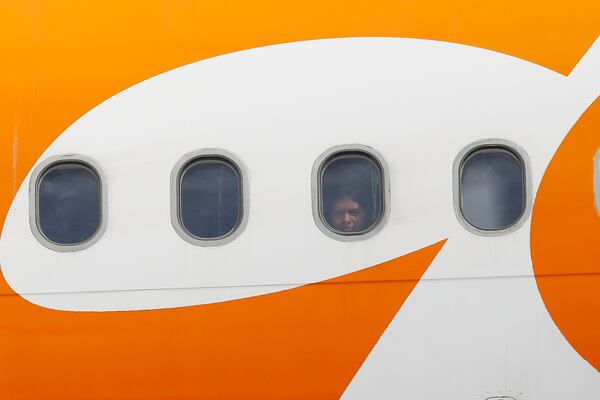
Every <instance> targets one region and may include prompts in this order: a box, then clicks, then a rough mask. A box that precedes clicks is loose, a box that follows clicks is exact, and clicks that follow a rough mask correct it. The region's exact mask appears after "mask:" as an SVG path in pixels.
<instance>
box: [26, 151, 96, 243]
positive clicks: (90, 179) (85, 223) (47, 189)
mask: <svg viewBox="0 0 600 400" xmlns="http://www.w3.org/2000/svg"><path fill="white" fill-rule="evenodd" d="M101 190H102V189H101V182H100V178H99V177H98V174H97V173H96V172H95V171H94V170H93V169H92V168H90V167H89V166H87V165H85V164H83V163H79V162H61V163H58V164H54V165H52V166H50V167H49V168H48V169H46V171H44V172H43V173H42V175H41V176H40V178H39V180H38V186H37V224H38V228H39V230H40V232H41V233H42V235H44V237H46V239H48V240H49V241H51V242H53V243H55V244H59V245H77V244H81V243H84V242H86V241H87V240H89V239H90V238H91V237H92V236H94V234H95V233H96V232H97V231H98V229H99V228H100V224H101V222H102V211H101V207H102V204H101V202H102V200H101Z"/></svg>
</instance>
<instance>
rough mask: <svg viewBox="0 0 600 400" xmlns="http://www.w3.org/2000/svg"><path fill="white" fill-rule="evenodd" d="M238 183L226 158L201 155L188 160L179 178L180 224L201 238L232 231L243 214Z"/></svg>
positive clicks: (237, 175) (216, 236) (224, 234)
mask: <svg viewBox="0 0 600 400" xmlns="http://www.w3.org/2000/svg"><path fill="white" fill-rule="evenodd" d="M241 186H242V182H241V178H240V174H239V171H238V169H237V168H236V167H235V166H234V165H233V164H232V163H231V162H230V161H228V160H225V159H223V158H217V157H202V158H197V159H195V160H193V161H191V162H190V163H188V164H187V165H186V167H184V169H183V172H182V173H181V178H180V182H179V216H180V219H181V224H182V225H183V228H184V229H185V230H186V231H187V232H188V233H189V234H191V235H192V236H194V237H197V238H200V239H216V238H221V237H223V236H226V235H227V234H229V233H231V232H233V231H234V230H235V228H236V227H237V225H238V224H239V222H240V221H241V217H242V215H241V213H242V191H241V189H242V187H241Z"/></svg>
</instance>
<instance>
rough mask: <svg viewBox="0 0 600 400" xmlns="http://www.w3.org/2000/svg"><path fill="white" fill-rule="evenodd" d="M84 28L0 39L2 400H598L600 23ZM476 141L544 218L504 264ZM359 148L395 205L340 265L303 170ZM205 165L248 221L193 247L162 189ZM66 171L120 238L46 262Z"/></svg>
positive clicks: (369, 15) (69, 26)
mask: <svg viewBox="0 0 600 400" xmlns="http://www.w3.org/2000/svg"><path fill="white" fill-rule="evenodd" d="M392 3H393V4H392ZM513 3H514V4H513ZM91 4H92V3H89V2H84V3H82V4H81V5H76V4H69V2H64V3H58V2H57V3H56V4H50V3H44V6H43V7H42V6H41V3H40V4H38V3H36V4H33V3H31V4H30V3H28V2H14V4H6V5H3V6H2V7H3V12H2V13H0V15H3V16H10V18H9V19H7V21H3V24H0V29H1V30H2V32H3V33H2V34H1V35H0V41H2V43H3V44H6V46H3V48H4V49H5V53H6V54H7V55H8V56H7V57H6V58H7V62H6V63H4V64H3V65H4V66H5V73H3V74H0V83H1V85H0V87H2V94H3V95H2V96H0V109H2V110H4V111H3V113H1V114H0V126H1V127H2V129H0V155H1V157H0V165H1V166H2V168H1V169H0V178H1V179H0V188H1V189H2V190H0V221H3V226H2V232H1V236H0V268H1V275H0V398H3V396H4V397H7V398H16V399H81V398H90V399H105V398H123V399H134V398H145V399H152V398H156V399H164V398H175V399H179V398H206V399H213V398H226V399H229V398H231V399H240V398H243V399H266V398H277V399H281V398H285V399H294V398H311V399H337V398H343V399H371V398H376V399H398V398H411V399H422V400H434V399H436V400H437V399H441V398H452V399H459V398H460V399H463V398H465V399H472V400H483V399H515V400H536V399H544V400H548V399H550V400H559V399H560V400H562V399H565V398H572V399H578V400H580V399H581V400H588V399H589V400H595V399H597V398H599V397H600V375H599V373H598V371H599V369H600V361H599V360H600V359H599V358H598V355H599V349H598V340H597V338H598V337H599V336H600V326H599V325H598V319H597V318H596V316H597V313H598V307H599V305H600V300H599V297H598V296H599V295H598V293H600V290H598V281H597V278H598V273H599V271H598V267H597V265H598V264H597V263H596V262H595V261H594V260H597V256H598V254H597V251H598V250H597V249H598V246H596V245H595V243H596V242H595V241H594V238H597V233H598V232H597V230H598V223H600V222H599V221H600V220H598V215H597V213H596V211H595V209H594V192H593V166H594V164H593V157H594V155H595V154H596V151H597V149H598V147H600V143H599V142H598V137H600V136H598V127H599V126H600V123H599V121H600V118H599V115H600V114H599V111H598V110H600V108H599V107H598V106H599V104H600V103H598V101H599V100H598V96H599V94H600V74H598V71H599V70H600V40H598V39H597V38H598V26H600V25H598V24H599V23H600V9H599V8H598V5H597V2H591V1H575V2H571V3H569V4H566V3H565V4H562V3H561V6H560V7H554V6H549V5H548V4H547V2H542V1H538V0H535V1H532V2H529V3H527V4H525V5H524V4H521V3H516V2H513V1H512V0H509V1H508V2H499V3H497V4H496V3H490V4H488V3H486V4H485V7H484V6H483V5H480V4H477V2H472V1H466V0H465V1H459V2H448V3H446V2H443V1H437V0H435V1H424V2H417V3H415V4H412V3H411V4H409V3H407V2H385V1H384V2H381V4H379V5H376V6H363V5H361V4H359V2H343V3H341V2H339V3H338V2H337V1H331V2H328V3H327V4H323V2H317V1H312V0H309V1H305V2H302V3H301V4H300V3H299V4H295V5H291V4H286V5H282V4H279V3H278V4H277V5H276V6H275V5H273V4H271V2H264V1H258V2H238V1H233V2H225V3H222V4H221V3H217V2H204V1H202V2H194V1H181V2H177V3H173V4H171V3H169V4H167V3H165V2H161V1H146V2H140V3H139V4H138V2H136V1H132V2H127V4H123V5H117V4H116V3H114V4H113V2H112V0H109V1H104V2H100V3H98V4H96V3H94V6H92V5H91ZM517 4H518V5H517ZM509 11H512V12H509ZM383 36H390V37H383ZM344 37H345V38H344ZM324 38H331V39H324ZM409 38H412V39H409ZM309 39H313V40H309ZM306 40H308V41H306ZM594 40H595V41H596V42H595V43H594ZM291 42H294V43H291ZM272 44H276V45H274V46H266V47H260V46H265V45H272ZM472 46H473V47H472ZM244 49H247V50H244ZM239 50H244V51H239ZM586 51H587V54H585V55H584V53H585V52H586ZM215 56H218V57H215ZM139 82H141V83H139ZM481 140H484V141H496V140H501V141H508V142H510V143H514V144H516V145H518V146H520V147H521V148H523V149H524V150H526V152H527V155H528V166H529V168H530V171H529V172H530V178H531V193H532V199H531V200H532V202H533V210H532V213H531V215H529V214H527V215H526V217H525V218H524V219H523V221H522V225H520V226H519V227H518V228H516V229H514V230H511V231H510V232H508V231H507V232H503V233H502V234H500V235H498V236H493V237H491V236H479V235H474V234H473V233H472V232H469V231H468V230H466V229H465V228H464V226H463V225H461V222H460V221H459V219H457V216H456V214H455V210H454V208H453V168H452V167H453V162H454V160H455V159H456V157H457V155H458V154H459V153H460V152H461V150H463V149H464V148H465V147H466V146H468V145H469V144H471V143H474V142H478V141H481ZM348 143H351V144H356V145H360V146H368V147H369V148H373V149H374V150H375V151H377V153H378V154H380V155H381V157H382V159H383V161H384V162H385V164H386V178H389V181H390V182H389V188H390V190H391V193H390V194H389V204H388V207H389V208H388V210H389V211H388V212H386V220H385V223H384V224H382V226H381V230H379V231H377V232H375V233H374V234H373V235H372V236H370V237H365V238H364V240H356V241H351V242H343V241H338V240H333V239H332V238H330V237H328V236H327V235H325V234H323V232H321V231H320V230H319V229H318V227H317V226H316V224H315V221H314V216H313V213H312V209H311V168H312V167H313V165H314V163H315V161H316V160H318V158H319V156H320V155H321V154H323V152H324V151H326V150H327V149H330V148H332V147H335V146H338V145H341V144H348ZM215 148H217V149H223V150H225V151H228V152H232V153H233V154H235V155H236V157H237V158H239V160H240V162H241V163H242V164H243V166H244V173H245V174H246V175H247V185H246V187H245V189H247V190H248V193H247V196H246V198H247V200H248V210H247V215H246V217H247V221H244V224H245V226H244V229H243V230H240V232H239V235H237V236H236V237H232V238H231V240H227V241H223V242H222V243H218V244H217V245H215V246H209V247H202V246H195V245H193V244H190V243H188V242H186V241H185V240H183V239H182V238H181V237H180V236H179V235H178V233H177V232H176V230H175V229H174V228H173V226H172V224H171V216H170V174H171V172H172V170H173V168H174V166H176V165H177V162H178V160H181V158H182V157H183V156H184V155H185V154H187V153H189V152H190V151H202V150H203V149H215ZM73 153H75V154H81V155H83V156H86V157H91V158H92V159H94V160H95V162H96V163H97V164H98V166H99V167H100V168H101V169H102V173H103V174H104V175H105V179H106V181H107V193H105V194H106V196H107V202H106V203H105V204H107V205H108V207H109V210H108V211H107V214H106V215H108V219H107V221H106V223H105V224H103V229H104V228H105V231H104V233H103V235H101V236H99V237H98V240H97V241H96V242H95V243H91V245H90V246H87V247H86V248H82V249H75V250H76V251H71V252H67V253H65V252H56V251H53V250H52V249H51V248H47V247H44V246H43V245H42V244H40V243H39V242H38V241H37V240H36V239H35V237H34V236H33V235H32V232H31V230H30V227H29V224H30V215H29V201H30V198H29V194H28V187H29V184H30V180H31V176H32V175H31V174H32V171H34V170H35V168H36V166H39V165H41V164H43V163H44V162H46V161H47V160H50V159H52V157H55V156H61V155H65V154H73Z"/></svg>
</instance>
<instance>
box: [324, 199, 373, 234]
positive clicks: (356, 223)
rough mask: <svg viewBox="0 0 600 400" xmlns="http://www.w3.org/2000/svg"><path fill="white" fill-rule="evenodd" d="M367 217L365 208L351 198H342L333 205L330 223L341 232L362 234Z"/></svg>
mask: <svg viewBox="0 0 600 400" xmlns="http://www.w3.org/2000/svg"><path fill="white" fill-rule="evenodd" d="M366 219H367V216H366V214H365V211H364V209H363V207H361V206H360V204H359V203H358V202H356V201H355V200H354V199H353V198H352V197H350V196H342V197H340V198H339V199H337V200H336V201H335V203H333V207H332V209H331V215H330V218H329V222H330V223H331V226H332V227H333V228H334V229H336V230H338V231H341V232H360V231H362V230H364V229H365V223H366Z"/></svg>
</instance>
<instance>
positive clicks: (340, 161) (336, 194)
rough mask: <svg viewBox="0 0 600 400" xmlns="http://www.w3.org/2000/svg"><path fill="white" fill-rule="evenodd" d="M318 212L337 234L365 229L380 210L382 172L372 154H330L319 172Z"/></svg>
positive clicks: (378, 214)
mask: <svg viewBox="0 0 600 400" xmlns="http://www.w3.org/2000/svg"><path fill="white" fill-rule="evenodd" d="M319 186H320V208H321V209H320V213H321V216H322V219H323V222H325V224H326V226H327V227H328V228H329V229H331V230H333V231H334V232H335V233H338V234H341V235H357V234H361V233H365V232H368V231H369V230H371V229H372V228H373V227H375V226H376V225H377V223H378V222H379V221H380V220H381V217H382V213H383V209H384V207H383V198H384V196H383V173H382V171H381V166H380V164H379V162H377V160H375V159H374V158H373V157H372V156H370V155H368V154H366V153H362V152H343V153H337V154H335V155H333V156H332V157H330V158H329V159H328V160H327V161H326V162H325V163H324V165H323V167H322V169H321V174H320V185H319Z"/></svg>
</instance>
